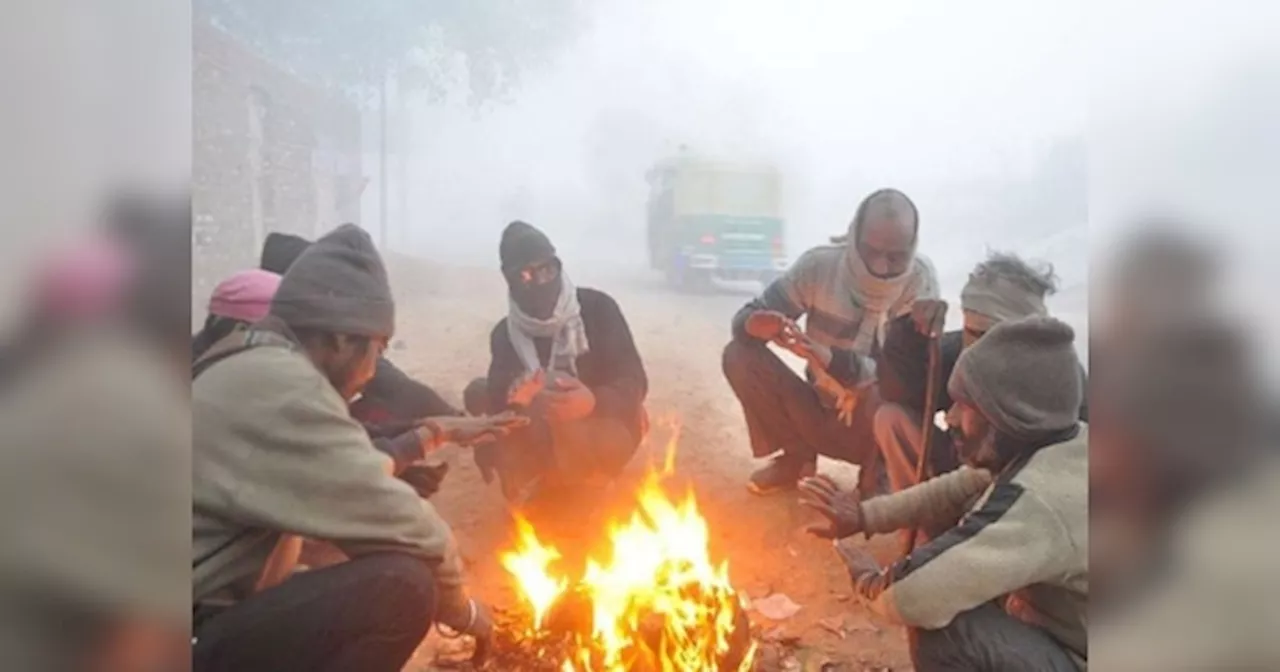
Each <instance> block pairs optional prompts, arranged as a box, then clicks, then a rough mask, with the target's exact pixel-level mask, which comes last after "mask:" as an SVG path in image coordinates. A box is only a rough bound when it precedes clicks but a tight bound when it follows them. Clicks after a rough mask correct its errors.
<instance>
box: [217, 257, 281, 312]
mask: <svg viewBox="0 0 1280 672" xmlns="http://www.w3.org/2000/svg"><path fill="white" fill-rule="evenodd" d="M279 287H280V276H279V275H276V274H275V273H272V272H270V271H261V270H258V269H250V270H247V271H240V272H239V273H236V274H235V275H233V276H231V277H229V278H227V279H226V280H223V281H222V282H220V283H218V286H217V287H215V288H214V290H213V296H211V297H210V298H209V314H210V315H217V316H218V317H228V318H231V319H233V320H240V321H241V322H257V321H258V320H261V319H262V318H264V317H266V316H267V311H268V310H270V308H271V299H272V298H274V297H275V295H276V289H277V288H279Z"/></svg>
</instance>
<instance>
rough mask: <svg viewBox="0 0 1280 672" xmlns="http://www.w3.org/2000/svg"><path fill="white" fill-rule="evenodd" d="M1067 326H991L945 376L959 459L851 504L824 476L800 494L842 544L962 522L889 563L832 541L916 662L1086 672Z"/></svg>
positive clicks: (1085, 556) (1082, 439)
mask: <svg viewBox="0 0 1280 672" xmlns="http://www.w3.org/2000/svg"><path fill="white" fill-rule="evenodd" d="M1074 337H1075V335H1074V333H1073V332H1072V330H1071V328H1070V327H1069V326H1067V325H1066V324H1064V323H1062V322H1060V321H1058V320H1054V319H1053V318H1049V317H1032V318H1027V319H1023V320H1018V321H1014V322H1004V323H1001V324H998V325H996V326H995V327H994V328H993V329H992V330H991V331H990V332H988V333H987V334H986V335H985V336H983V338H982V339H981V340H979V341H977V342H976V343H975V344H974V345H972V346H970V347H969V348H967V349H966V350H965V351H964V352H963V353H962V354H961V355H960V358H959V360H958V361H957V363H956V367H955V372H954V373H953V374H952V376H951V379H950V382H949V383H948V391H949V392H950V394H951V398H952V399H953V400H954V402H955V403H954V405H953V406H952V408H951V409H950V411H948V414H947V415H948V424H949V425H950V427H951V431H952V432H953V433H954V434H955V437H956V444H957V446H958V448H959V452H960V457H961V459H962V460H963V461H964V463H965V465H966V467H964V468H961V469H959V470H957V471H954V472H951V473H948V474H946V475H943V476H940V477H938V478H936V479H933V480H931V481H927V482H925V483H921V484H919V485H916V486H913V487H911V488H908V489H906V490H904V491H902V492H898V493H894V494H892V495H887V496H884V497H879V498H873V499H871V500H868V501H866V502H860V501H859V500H858V496H857V494H856V492H847V491H840V490H839V489H838V488H836V487H835V486H834V484H833V483H832V482H831V481H830V480H829V479H823V478H814V479H810V480H807V481H805V482H804V485H803V488H804V492H805V495H806V500H805V501H806V502H807V503H809V504H810V505H811V506H813V507H814V508H816V509H818V511H819V512H821V513H822V514H823V515H824V516H825V517H826V518H827V524H826V525H822V526H818V527H815V528H812V529H813V531H814V532H815V533H817V534H819V536H824V537H827V538H832V539H841V538H844V537H848V536H852V535H854V534H856V533H858V532H864V533H867V534H871V533H875V532H888V531H891V530H893V529H898V528H904V527H909V526H915V525H921V524H927V523H928V522H929V520H945V519H948V518H954V517H956V516H958V515H960V514H961V513H963V512H964V511H965V509H966V508H967V509H968V512H967V513H964V514H963V517H962V518H960V522H959V523H958V524H957V525H955V526H954V527H952V528H951V529H949V530H947V531H946V532H944V533H943V534H941V535H940V536H938V537H937V538H935V539H933V540H932V541H929V542H928V543H926V544H925V545H924V546H921V547H920V548H918V549H916V550H915V551H914V552H913V553H911V554H910V555H908V556H906V557H904V558H902V559H900V560H898V561H897V562H895V563H894V564H893V565H892V566H890V567H888V568H884V569H881V568H880V566H879V565H878V564H876V562H875V560H874V559H872V558H871V557H870V555H868V554H867V553H866V552H865V551H864V550H862V549H859V548H856V547H853V546H850V545H848V543H847V542H841V543H837V546H836V548H837V550H838V551H839V553H840V556H841V559H842V560H843V561H844V562H845V564H846V566H847V567H848V569H849V572H850V575H851V577H852V578H853V583H854V588H855V592H856V593H857V594H858V595H859V596H860V597H861V598H862V599H863V600H865V601H866V602H868V603H869V604H870V605H871V607H872V608H873V609H874V610H875V611H877V612H878V613H880V614H881V615H883V616H885V617H886V618H888V619H891V620H894V621H897V622H899V623H902V624H903V625H906V626H907V627H908V629H909V631H908V632H909V635H910V637H909V641H910V647H911V655H912V660H913V662H914V664H915V669H917V670H920V671H921V672H935V671H940V670H981V671H988V672H992V671H1001V672H1003V671H1009V672H1012V671H1013V670H1054V671H1057V670H1063V671H1071V672H1075V671H1076V670H1081V669H1085V667H1086V665H1087V662H1086V661H1087V659H1088V646H1087V631H1086V627H1085V626H1086V609H1087V606H1088V594H1089V512H1088V506H1089V467H1088V452H1089V439H1088V427H1087V425H1086V424H1085V423H1083V422H1080V420H1079V415H1080V405H1081V403H1082V400H1083V398H1084V390H1083V383H1082V380H1081V378H1080V371H1079V359H1078V357H1077V356H1076V352H1075V347H1074V343H1073V341H1074Z"/></svg>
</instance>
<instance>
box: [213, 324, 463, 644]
mask: <svg viewBox="0 0 1280 672" xmlns="http://www.w3.org/2000/svg"><path fill="white" fill-rule="evenodd" d="M192 396H193V399H192V407H193V410H192V422H193V456H192V458H193V465H192V499H193V502H192V505H193V506H192V515H193V521H192V522H193V533H192V545H193V549H192V550H193V555H194V562H193V571H192V577H193V599H194V600H196V601H201V600H207V599H217V600H232V601H234V600H238V599H243V598H244V597H245V596H247V595H248V594H251V593H252V590H253V584H254V583H255V581H256V580H257V579H258V578H259V576H260V575H261V574H262V572H263V568H264V565H265V564H266V562H267V558H268V557H269V556H270V555H271V553H272V550H273V549H274V548H276V546H277V544H278V542H279V541H280V539H281V537H282V535H297V536H301V537H309V538H313V539H321V540H325V541H330V542H333V543H335V544H336V545H338V546H339V547H340V548H341V549H342V550H343V551H344V552H346V553H347V554H348V555H349V556H351V557H358V556H360V555H362V554H367V553H372V552H380V551H396V552H401V553H406V554H410V555H414V556H418V557H421V558H423V559H424V560H427V561H429V562H430V563H431V564H433V565H434V566H435V576H436V581H437V584H438V589H439V591H440V593H439V605H440V606H439V609H440V613H438V614H437V617H438V618H439V620H441V621H442V622H445V623H448V624H452V623H453V622H456V621H457V620H459V618H460V619H461V620H462V621H464V622H465V611H466V601H465V594H464V588H463V578H462V572H461V567H460V564H459V559H458V555H457V552H456V549H455V547H454V543H453V535H452V533H451V531H450V530H449V526H448V525H447V524H446V523H445V522H444V520H442V519H441V518H440V516H439V515H438V514H437V513H436V511H435V509H434V508H433V507H432V506H431V504H430V503H429V502H426V501H424V500H422V499H420V498H419V497H418V495H417V493H415V492H414V490H413V488H412V487H410V486H409V485H408V484H406V483H404V482H402V481H400V480H398V479H396V478H394V477H392V476H391V475H390V470H389V469H388V468H387V464H386V462H387V460H388V458H387V457H385V456H384V455H383V454H382V453H380V452H378V451H377V450H376V449H375V448H374V447H373V445H372V444H371V443H370V441H369V438H368V435H367V434H366V433H365V431H364V429H363V428H362V427H361V426H360V425H359V424H358V423H357V422H356V421H355V420H353V419H352V418H351V416H350V414H349V413H348V411H347V405H346V403H345V402H344V401H343V399H342V398H341V396H339V395H338V393H337V391H336V390H334V389H333V386H332V385H330V383H329V382H328V380H326V379H325V377H324V376H323V375H322V374H321V373H320V372H319V371H318V370H317V369H316V368H315V367H314V366H313V365H312V364H311V362H310V360H309V359H307V357H306V356H305V355H304V354H303V353H301V352H300V351H297V350H294V349H291V348H286V347H273V346H262V347H256V348H253V349H251V350H248V351H245V352H241V353H238V354H235V355H232V356H231V357H228V358H227V359H225V360H223V361H221V362H218V363H216V364H214V365H213V366H211V367H210V368H209V369H208V370H207V371H205V372H203V373H202V374H201V375H200V377H199V378H197V379H196V380H195V381H194V382H193V384H192ZM459 611H461V612H464V613H462V614H458V613H456V612H459Z"/></svg>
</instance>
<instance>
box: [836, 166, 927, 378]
mask: <svg viewBox="0 0 1280 672" xmlns="http://www.w3.org/2000/svg"><path fill="white" fill-rule="evenodd" d="M872 215H877V216H892V217H903V216H904V215H906V216H910V217H911V220H912V226H913V227H914V229H915V230H916V231H919V228H920V215H919V213H918V212H917V210H916V206H915V204H914V203H912V202H911V199H909V198H907V196H906V194H903V193H902V192H900V191H898V190H896V189H881V190H879V191H876V192H873V193H872V194H871V195H870V196H867V197H866V198H865V199H863V200H862V203H861V204H859V205H858V211H857V213H855V214H854V216H853V221H852V222H850V224H849V232H848V234H847V235H846V236H845V242H846V251H845V263H844V266H843V268H842V269H841V284H842V285H843V286H844V287H845V289H846V291H848V292H849V294H850V296H852V297H853V302H854V303H855V304H856V305H858V306H860V307H861V308H862V309H863V310H864V311H865V315H864V316H863V318H862V322H861V324H860V325H859V327H858V335H857V337H855V338H854V342H853V349H854V351H855V352H859V353H864V354H865V353H868V352H870V350H871V345H872V343H875V342H878V343H883V342H884V328H885V325H886V324H887V323H888V314H889V310H890V309H891V308H892V307H893V305H894V303H896V302H897V301H898V300H899V299H901V298H902V295H903V293H904V292H906V291H907V289H908V288H909V287H910V286H911V284H912V283H913V282H915V281H916V280H917V278H916V275H917V268H916V258H915V251H916V240H917V239H918V238H919V236H918V235H915V234H913V235H912V239H911V255H912V259H911V264H910V265H909V266H908V268H907V271H906V272H904V273H902V274H900V275H897V276H894V277H892V278H881V277H878V276H876V275H875V274H873V273H872V272H871V269H869V268H867V264H866V262H864V261H863V260H862V255H860V254H858V249H857V241H858V237H859V236H860V235H861V233H862V225H863V223H864V222H865V221H866V220H867V218H868V217H870V216H872Z"/></svg>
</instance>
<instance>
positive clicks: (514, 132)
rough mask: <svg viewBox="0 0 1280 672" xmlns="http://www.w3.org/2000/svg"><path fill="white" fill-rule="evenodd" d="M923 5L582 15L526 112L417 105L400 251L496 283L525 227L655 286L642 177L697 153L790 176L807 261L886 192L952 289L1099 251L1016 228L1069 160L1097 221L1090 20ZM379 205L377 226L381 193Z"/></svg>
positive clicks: (1049, 11)
mask: <svg viewBox="0 0 1280 672" xmlns="http://www.w3.org/2000/svg"><path fill="white" fill-rule="evenodd" d="M910 5H911V6H910V7H906V6H903V5H902V3H848V2H821V1H817V0H804V1H801V2H790V3H777V2H762V1H750V2H742V1H733V2H730V1H727V0H725V1H721V0H716V1H708V2H696V3H693V2H680V1H677V0H658V1H645V2H640V1H638V0H637V1H619V2H602V3H584V6H583V7H582V9H581V10H580V11H582V12H584V13H585V15H584V16H582V17H581V18H582V25H581V26H580V27H579V28H578V29H577V31H576V35H575V36H574V37H573V38H571V40H569V41H568V42H567V43H566V44H564V45H563V46H561V48H560V49H559V50H558V51H557V53H556V54H555V55H554V57H553V59H552V60H551V61H550V62H549V63H547V64H546V65H544V66H543V67H538V68H534V69H531V70H529V71H527V72H525V73H524V76H523V80H522V82H521V84H520V86H519V88H518V89H517V90H515V91H513V92H512V94H511V95H510V96H509V99H508V100H507V101H505V102H499V103H497V104H495V105H492V106H488V107H486V108H484V109H481V110H479V111H477V110H475V109H473V108H471V107H469V106H468V105H467V104H466V102H465V101H463V100H455V101H453V102H452V103H450V104H447V105H443V106H442V105H437V104H430V103H427V102H425V101H419V102H415V103H414V104H413V107H412V109H413V112H412V124H413V135H414V137H413V142H412V147H413V153H412V159H411V162H410V166H409V169H408V182H409V184H410V202H409V215H410V216H409V219H408V221H407V223H406V224H404V225H401V224H400V223H398V222H393V225H392V227H391V228H392V231H391V233H390V240H391V241H392V242H393V244H394V245H395V246H396V247H399V248H401V249H403V250H405V251H408V252H412V253H415V254H421V255H425V256H430V257H433V258H441V259H454V260H457V261H460V262H464V263H470V262H479V263H484V264H491V263H493V261H494V259H495V258H496V242H497V237H498V233H499V231H500V230H501V227H502V226H503V225H504V224H505V223H506V222H507V221H509V220H511V219H513V218H522V219H527V220H529V221H531V222H533V223H535V224H537V225H539V226H541V227H543V228H545V229H546V230H547V231H548V232H549V233H551V235H552V237H553V238H554V239H555V241H556V242H557V244H558V245H559V246H560V247H561V249H562V251H563V252H564V253H565V255H567V256H568V257H570V258H572V259H573V260H574V263H577V264H586V263H588V260H600V261H606V260H607V262H608V263H609V264H610V265H612V266H616V265H618V264H622V265H634V266H636V267H640V265H641V264H642V263H643V260H644V241H645V238H644V213H645V210H644V203H645V196H646V193H647V186H646V184H645V181H644V174H645V171H646V170H647V169H648V168H649V166H650V165H651V164H652V162H653V161H654V160H656V159H659V158H661V157H662V156H663V155H664V154H667V153H670V152H672V151H674V150H675V149H676V148H677V147H678V146H679V145H680V144H686V145H688V147H689V148H690V150H691V151H694V152H696V153H700V154H701V153H709V154H714V155H716V156H724V157H729V158H733V157H744V158H752V159H764V160H768V161H772V162H774V163H775V164H776V165H778V166H779V167H780V168H781V170H782V175H783V192H784V197H783V198H784V209H785V214H786V215H787V224H788V235H787V242H788V247H789V252H790V253H791V254H792V256H794V255H795V254H798V253H799V252H800V251H803V249H804V248H806V247H808V246H810V245H813V244H815V243H818V242H821V241H823V240H824V239H825V238H826V237H827V236H829V235H832V234H837V233H841V232H843V230H844V228H845V227H846V225H847V224H848V221H849V219H850V218H851V216H852V214H853V211H854V208H855V207H856V205H857V203H858V201H859V200H860V199H861V198H862V197H863V196H864V195H865V194H867V193H868V192H870V191H871V190H873V189H875V188H878V187H882V186H895V187H898V188H901V189H903V190H904V191H906V192H907V193H908V194H910V195H912V196H913V197H914V198H915V199H916V201H917V203H918V205H919V207H920V210H921V213H922V238H921V240H922V249H923V251H924V252H925V253H926V254H928V255H930V256H931V257H932V258H933V259H934V261H935V263H936V264H937V265H938V266H939V268H940V269H941V270H943V272H944V273H959V272H962V271H967V269H968V268H970V267H971V266H972V264H973V263H974V262H975V261H976V260H977V259H978V258H980V257H981V255H982V254H983V252H984V249H985V248H987V247H995V248H1002V249H1019V250H1021V249H1024V248H1025V249H1026V250H1028V251H1030V252H1037V253H1038V252H1045V251H1048V250H1047V249H1045V250H1042V249H1041V248H1044V247H1045V246H1046V245H1047V246H1048V247H1051V248H1064V249H1065V248H1068V247H1071V246H1070V245H1064V244H1055V243H1053V242H1052V241H1047V240H1046V239H1047V238H1049V237H1050V236H1049V234H1062V235H1064V236H1067V237H1069V238H1070V239H1071V240H1072V241H1073V242H1077V243H1080V247H1083V241H1084V224H1085V222H1084V221H1083V217H1071V218H1061V217H1059V219H1063V220H1064V221H1060V222H1047V221H1046V222H1026V223H1025V230H1022V229H1023V228H1024V227H1023V226H1022V224H1021V223H1019V222H1017V221H1014V219H1015V218H1014V217H1013V215H1012V212H1013V211H1014V210H1015V209H1016V210H1017V211H1018V212H1019V213H1020V214H1021V213H1025V212H1026V210H1025V208H1023V207H1022V205H1021V201H1022V200H1024V196H1023V195H1019V194H1018V193H1016V190H1017V189H1018V186H1017V185H1019V184H1021V183H1024V182H1026V181H1028V180H1031V179H1033V178H1035V177H1036V176H1037V174H1038V173H1039V172H1041V171H1043V170H1044V166H1045V164H1046V163H1047V162H1051V161H1053V158H1051V157H1052V156H1053V155H1054V154H1055V151H1056V154H1057V155H1058V156H1060V157H1063V158H1062V159H1061V160H1060V161H1059V163H1064V162H1065V163H1067V164H1069V167H1070V168H1071V169H1072V170H1071V171H1069V172H1073V173H1074V174H1069V175H1066V179H1068V180H1074V183H1073V184H1071V185H1067V188H1068V189H1069V190H1071V191H1072V192H1073V193H1071V194H1069V195H1068V198H1070V199H1072V200H1074V201H1076V202H1077V203H1078V205H1077V206H1076V208H1075V209H1076V210H1078V212H1079V213H1083V211H1084V209H1083V201H1084V199H1085V198H1086V194H1085V192H1084V187H1085V185H1084V179H1085V174H1084V171H1085V169H1086V167H1085V165H1084V164H1083V158H1084V154H1083V145H1082V140H1083V134H1084V132H1085V125H1086V111H1087V94H1088V89H1087V81H1086V78H1087V65H1086V63H1085V62H1084V60H1083V55H1082V54H1081V53H1080V52H1081V47H1080V34H1081V33H1082V32H1083V31H1084V24H1083V20H1084V17H1083V11H1082V9H1081V8H1080V7H1079V6H1078V5H1076V4H1074V3H1067V2H1061V3H1034V5H1029V4H1027V3H1019V2H1014V1H1008V2H985V3H977V4H965V5H957V4H953V3H945V2H926V3H910ZM366 145H367V146H369V145H373V143H372V142H370V143H366ZM375 146H376V145H375ZM1077 155H1078V157H1079V159H1080V161H1079V162H1078V163H1077V162H1073V161H1072V159H1074V158H1076V156H1077ZM366 156H367V157H368V156H369V155H368V154H366ZM372 172H374V171H372V170H368V169H367V170H366V173H367V174H368V173H372ZM391 175H392V176H393V178H394V177H395V172H394V170H393V171H392V172H391ZM1037 188H1038V187H1037ZM393 191H394V190H393ZM390 200H391V202H392V203H393V204H394V203H395V202H396V197H395V196H393V197H392V198H391V199H390ZM365 205H366V207H365V215H366V219H367V220H368V221H369V222H376V218H371V216H370V213H374V217H376V211H377V210H376V208H377V190H376V188H375V187H374V186H373V185H371V186H370V188H369V189H368V190H367V191H366V193H365ZM1032 214H1034V213H1032ZM394 219H395V218H394V217H393V220H394ZM406 229H407V230H406ZM1073 230H1074V232H1073ZM1085 257H1086V254H1085V252H1084V250H1083V249H1082V250H1081V252H1080V254H1078V255H1074V256H1073V257H1072V258H1065V257H1064V258H1063V259H1062V260H1061V262H1062V265H1063V266H1064V267H1063V268H1062V269H1060V272H1061V273H1062V274H1063V275H1064V276H1065V279H1067V280H1069V281H1079V280H1080V279H1082V275H1083V268H1084V262H1085Z"/></svg>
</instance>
